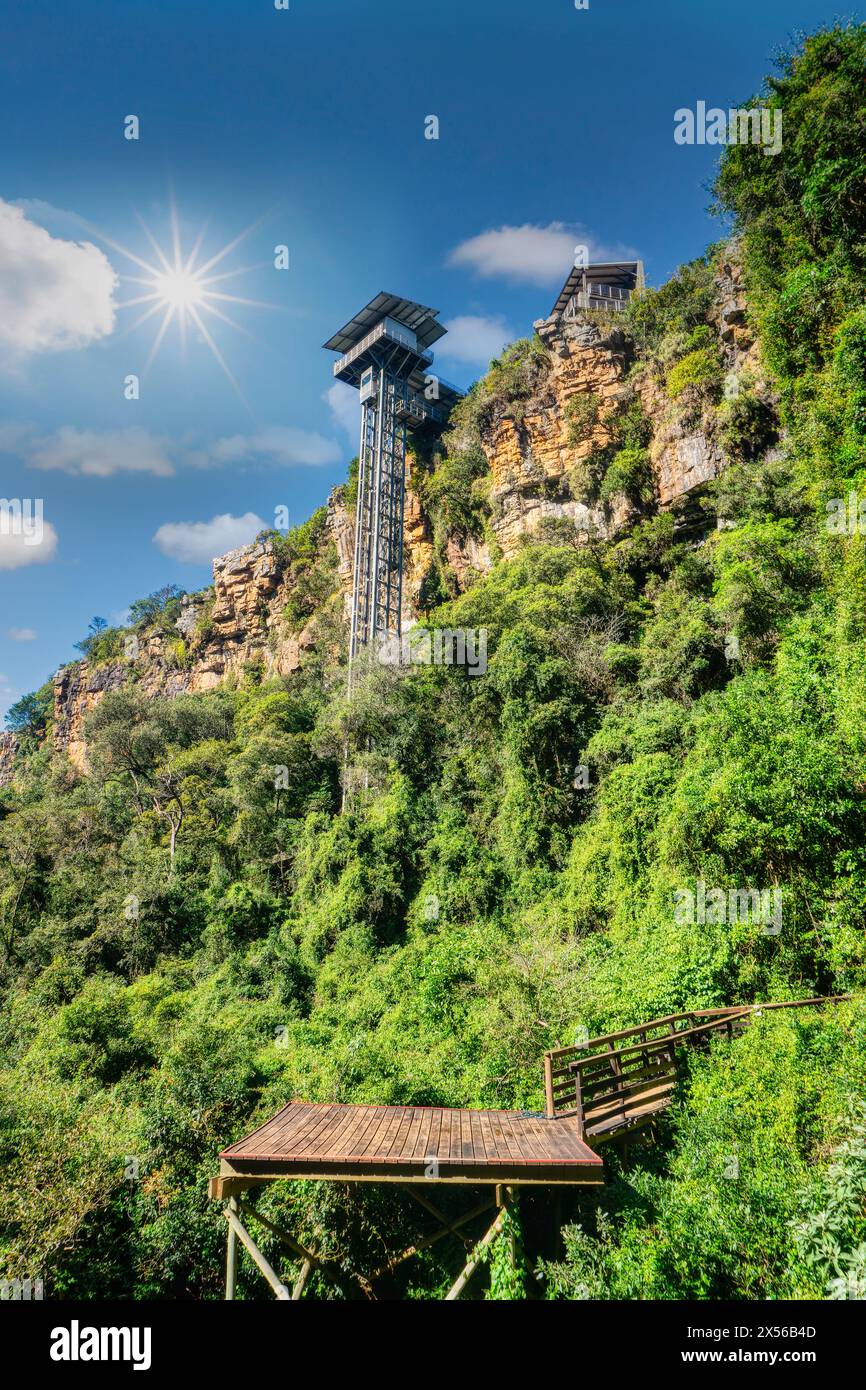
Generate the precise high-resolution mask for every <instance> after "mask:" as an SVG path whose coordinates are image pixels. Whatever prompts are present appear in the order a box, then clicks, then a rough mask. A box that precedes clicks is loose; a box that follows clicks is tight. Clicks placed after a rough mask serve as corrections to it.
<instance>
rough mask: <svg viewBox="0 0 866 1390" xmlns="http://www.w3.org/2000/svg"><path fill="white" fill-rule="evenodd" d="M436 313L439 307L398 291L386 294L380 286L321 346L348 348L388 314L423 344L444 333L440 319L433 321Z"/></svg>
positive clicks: (332, 349) (345, 349) (343, 351)
mask: <svg viewBox="0 0 866 1390" xmlns="http://www.w3.org/2000/svg"><path fill="white" fill-rule="evenodd" d="M438 315H439V310H438V309H429V308H428V307H427V305H426V304H418V303H417V301H416V300H414V299H403V298H402V297H401V296H400V295H398V294H388V293H387V291H386V290H380V291H379V293H378V294H377V295H376V296H375V298H374V299H371V300H370V303H369V304H366V305H365V306H364V308H363V309H359V310H358V313H357V314H355V315H354V317H353V318H351V319H349V322H348V323H347V324H345V325H344V326H343V327H342V328H341V329H340V330H339V332H338V333H335V334H334V335H333V337H331V338H329V339H328V341H327V342H326V343H325V344H323V346H324V347H326V348H330V349H331V351H333V352H339V353H345V352H348V351H349V349H350V348H351V347H354V346H355V344H356V343H359V342H360V341H361V339H362V338H364V337H366V335H367V334H368V333H369V332H370V329H371V328H374V327H375V326H376V324H377V323H378V322H379V321H380V320H381V319H383V318H385V317H386V316H387V317H389V318H392V319H396V320H397V322H398V323H402V324H405V325H406V327H407V328H411V330H412V332H413V333H415V334H416V336H417V338H418V344H419V346H420V347H422V348H426V347H429V346H430V344H431V343H435V342H436V341H437V339H439V338H441V337H443V335H444V334H445V329H444V328H443V327H442V325H441V323H437V322H436V319H437V318H438Z"/></svg>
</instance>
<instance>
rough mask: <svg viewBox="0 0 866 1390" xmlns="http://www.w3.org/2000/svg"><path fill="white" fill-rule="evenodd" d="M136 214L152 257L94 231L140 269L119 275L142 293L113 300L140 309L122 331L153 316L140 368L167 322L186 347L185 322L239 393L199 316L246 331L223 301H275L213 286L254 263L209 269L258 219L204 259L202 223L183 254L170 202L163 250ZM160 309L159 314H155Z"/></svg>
mask: <svg viewBox="0 0 866 1390" xmlns="http://www.w3.org/2000/svg"><path fill="white" fill-rule="evenodd" d="M136 216H137V217H138V220H139V222H140V223H141V226H142V229H143V231H144V233H145V236H146V237H147V240H148V242H149V243H150V246H151V248H152V250H153V253H154V256H155V258H156V261H155V263H152V262H149V261H146V260H145V259H144V258H143V257H141V256H138V255H136V254H135V252H133V251H130V250H129V249H128V248H127V247H125V246H121V245H120V244H119V243H118V242H115V241H112V240H111V238H110V237H107V236H105V235H104V234H103V233H100V235H101V237H102V240H103V241H105V242H106V244H107V245H109V246H111V247H113V248H114V249H115V250H116V251H119V252H120V253H121V255H123V256H126V257H127V259H128V260H130V261H132V262H133V263H134V264H135V265H137V266H138V267H139V269H140V270H142V271H143V272H144V274H142V275H122V276H121V277H120V278H121V280H122V281H124V282H126V283H129V284H135V285H140V286H142V293H140V294H135V295H133V297H132V298H131V299H127V300H125V301H123V302H122V303H120V304H118V308H119V309H132V308H135V307H137V306H144V307H143V311H142V313H140V314H139V315H138V317H137V318H136V319H135V320H134V322H132V323H130V324H129V325H128V327H127V330H126V331H127V332H132V331H133V330H134V329H136V328H139V327H140V326H141V325H142V324H143V323H146V322H147V321H148V320H149V319H157V326H156V332H155V334H154V339H153V343H152V344H151V347H150V352H149V353H148V356H147V361H146V363H145V371H147V370H148V369H149V368H150V366H151V365H152V363H153V362H154V360H155V359H156V356H157V354H158V353H159V350H160V347H161V346H162V343H163V341H164V339H165V336H166V333H167V332H168V330H169V328H170V327H171V325H172V324H173V323H176V324H177V327H178V329H179V332H180V337H181V345H182V347H183V348H184V350H186V340H187V333H188V332H189V330H190V329H191V328H192V329H195V330H197V331H198V334H199V337H200V339H201V341H202V342H203V343H205V345H206V346H207V347H208V348H209V350H210V352H211V353H212V354H213V357H214V359H215V360H216V361H217V362H218V364H219V366H220V367H221V369H222V371H223V372H224V373H225V375H226V376H227V377H228V379H229V381H230V382H231V384H232V386H233V387H234V389H235V390H236V391H237V393H238V395H240V396H241V399H243V396H242V393H241V390H240V387H239V385H238V383H237V381H236V379H235V377H234V375H233V373H232V371H231V369H230V367H229V366H228V363H227V362H226V360H225V358H224V356H223V354H222V352H221V351H220V348H219V346H218V344H217V342H216V340H215V338H214V336H213V334H212V333H211V331H210V329H209V328H208V325H207V323H206V322H205V316H207V317H209V318H213V319H218V320H219V321H220V322H222V323H225V324H228V325H229V327H231V328H234V329H236V330H237V332H239V333H245V334H247V336H250V334H249V333H248V330H247V329H246V328H244V327H243V326H242V325H241V324H239V323H237V322H236V321H235V320H234V319H233V318H231V317H230V316H229V314H227V313H226V312H225V309H224V308H223V307H222V306H223V305H224V304H241V305H250V306H252V307H254V308H260V309H276V308H277V307H278V306H277V305H275V304H268V303H267V302H266V301H264V300H260V299H247V298H245V297H244V296H242V295H236V294H227V293H226V292H225V291H224V290H223V289H222V288H219V289H216V288H214V287H215V286H217V285H220V286H221V285H223V284H224V282H225V281H226V280H231V279H233V278H234V277H236V276H239V275H245V274H248V273H249V272H250V271H252V270H255V269H257V268H258V267H257V266H250V265H245V266H239V267H237V268H236V269H233V270H223V271H220V272H219V273H218V274H212V273H211V272H212V271H213V269H214V267H215V266H217V265H219V263H220V262H221V261H223V260H224V259H225V257H226V256H228V255H229V254H230V253H231V252H232V251H234V250H235V248H236V247H237V246H238V245H239V244H240V243H241V242H242V241H243V240H244V238H245V237H247V236H249V234H250V232H251V231H253V230H254V228H255V227H257V226H259V222H254V223H253V224H252V225H251V226H249V227H247V228H246V229H245V230H244V231H243V232H240V233H239V234H238V236H236V237H234V238H233V239H232V240H231V241H229V242H227V243H226V245H225V246H223V247H222V249H221V250H219V251H217V252H216V253H215V254H214V255H212V256H211V257H210V258H209V259H208V260H206V261H204V262H202V263H200V257H201V253H202V244H203V242H204V237H205V232H206V230H207V228H206V227H203V228H202V230H201V231H200V232H199V234H198V237H197V238H196V240H195V242H194V244H193V246H192V250H191V251H190V253H189V255H185V254H184V251H183V249H182V246H181V234H180V225H179V222H178V217H177V211H176V209H175V207H174V205H173V204H172V208H171V246H170V248H169V249H168V250H166V249H164V248H163V247H162V246H161V245H160V243H159V242H158V241H157V239H156V237H155V236H154V235H153V233H152V232H151V230H150V228H149V227H148V226H147V224H146V223H145V221H144V219H143V218H142V217H141V216H140V215H139V214H136ZM260 220H261V219H260ZM160 315H161V317H159V316H160Z"/></svg>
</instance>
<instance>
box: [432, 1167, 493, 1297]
mask: <svg viewBox="0 0 866 1390" xmlns="http://www.w3.org/2000/svg"><path fill="white" fill-rule="evenodd" d="M497 1190H498V1189H497ZM497 1203H498V1198H497ZM506 1211H507V1207H506V1206H505V1205H503V1206H502V1209H501V1210H500V1212H499V1215H498V1216H497V1218H496V1220H495V1221H494V1223H493V1225H492V1226H491V1227H490V1229H489V1230H488V1231H487V1233H486V1234H485V1235H483V1236H482V1237H481V1239H480V1240H479V1242H478V1244H477V1245H476V1246H475V1249H474V1250H473V1251H472V1254H471V1255H470V1257H469V1260H468V1261H467V1263H466V1265H465V1266H464V1268H463V1269H462V1270H461V1272H460V1274H459V1275H458V1277H457V1279H456V1280H455V1282H454V1283H453V1284H452V1286H451V1288H450V1289H449V1290H448V1292H447V1294H446V1295H445V1302H446V1303H453V1302H454V1300H455V1299H457V1298H459V1297H460V1295H461V1293H462V1292H463V1290H464V1289H465V1288H466V1285H467V1284H468V1283H469V1280H470V1279H471V1278H472V1275H473V1274H474V1273H475V1271H476V1269H477V1268H478V1266H479V1265H480V1263H481V1259H482V1256H483V1254H484V1251H485V1250H486V1249H487V1247H488V1246H489V1245H492V1244H493V1242H494V1240H495V1239H496V1237H497V1236H498V1235H499V1233H500V1231H501V1230H502V1227H503V1225H504V1223H505V1213H506Z"/></svg>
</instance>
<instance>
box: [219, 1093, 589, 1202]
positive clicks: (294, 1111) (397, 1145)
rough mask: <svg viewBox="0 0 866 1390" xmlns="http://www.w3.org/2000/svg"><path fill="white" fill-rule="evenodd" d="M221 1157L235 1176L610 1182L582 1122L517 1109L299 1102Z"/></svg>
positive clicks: (227, 1171) (225, 1169) (227, 1173)
mask: <svg viewBox="0 0 866 1390" xmlns="http://www.w3.org/2000/svg"><path fill="white" fill-rule="evenodd" d="M220 1157H221V1159H222V1160H223V1174H224V1176H225V1177H227V1178H228V1177H231V1175H240V1174H247V1175H249V1176H255V1177H257V1178H261V1177H268V1176H282V1177H290V1176H298V1177H311V1176H324V1177H331V1176H333V1177H337V1176H340V1177H341V1178H343V1179H346V1180H349V1181H351V1180H352V1178H353V1177H354V1178H356V1179H357V1180H358V1181H362V1180H365V1179H370V1178H371V1177H372V1176H375V1175H381V1176H382V1177H383V1178H384V1179H388V1178H392V1179H393V1180H394V1181H397V1180H398V1179H399V1180H401V1181H405V1180H406V1178H407V1177H409V1178H412V1177H414V1178H416V1179H417V1178H418V1177H424V1176H425V1174H426V1173H427V1172H428V1170H429V1176H430V1177H433V1178H439V1179H440V1180H443V1181H446V1182H448V1181H470V1180H472V1179H476V1180H487V1181H497V1182H505V1181H509V1180H511V1179H512V1178H513V1180H515V1181H519V1182H531V1181H533V1179H535V1180H536V1181H552V1180H559V1181H567V1182H571V1183H581V1184H582V1183H586V1182H600V1181H601V1160H600V1159H599V1158H598V1157H597V1156H596V1154H594V1153H593V1151H592V1150H591V1149H590V1148H589V1146H588V1145H587V1144H585V1143H584V1142H583V1140H582V1138H581V1136H580V1132H579V1129H578V1127H577V1125H576V1124H575V1123H574V1122H573V1121H572V1120H569V1119H553V1120H550V1119H548V1118H546V1117H545V1116H539V1115H532V1114H529V1113H527V1112H524V1111H516V1110H452V1109H446V1108H445V1107H437V1106H432V1107H427V1106H402V1105H382V1106H376V1105H344V1104H336V1103H335V1104H314V1103H307V1102H301V1101H293V1102H291V1103H290V1104H289V1105H286V1106H284V1107H283V1109H282V1110H280V1111H278V1112H277V1114H276V1115H274V1116H273V1117H272V1118H271V1119H270V1120H268V1121H267V1123H265V1124H263V1125H260V1126H259V1127H258V1129H256V1130H254V1131H253V1132H252V1134H249V1135H247V1136H246V1138H244V1139H241V1140H240V1141H239V1142H238V1143H236V1144H232V1145H230V1147H229V1148H227V1149H226V1150H224V1152H223V1153H222V1154H221V1155H220ZM551 1174H552V1175H553V1176H552V1177H551Z"/></svg>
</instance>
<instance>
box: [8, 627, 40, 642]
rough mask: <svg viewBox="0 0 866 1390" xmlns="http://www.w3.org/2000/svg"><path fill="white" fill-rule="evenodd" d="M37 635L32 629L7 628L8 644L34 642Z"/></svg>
mask: <svg viewBox="0 0 866 1390" xmlns="http://www.w3.org/2000/svg"><path fill="white" fill-rule="evenodd" d="M38 635H39V634H38V633H37V632H36V631H35V629H34V628H32V627H7V629H6V636H7V637H8V638H9V640H10V642H35V641H36V638H37V636H38Z"/></svg>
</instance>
